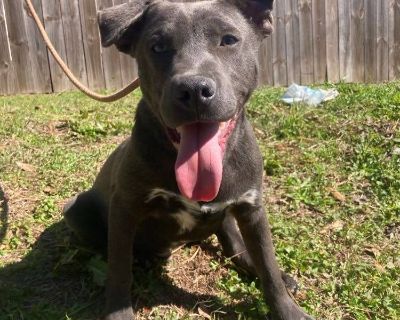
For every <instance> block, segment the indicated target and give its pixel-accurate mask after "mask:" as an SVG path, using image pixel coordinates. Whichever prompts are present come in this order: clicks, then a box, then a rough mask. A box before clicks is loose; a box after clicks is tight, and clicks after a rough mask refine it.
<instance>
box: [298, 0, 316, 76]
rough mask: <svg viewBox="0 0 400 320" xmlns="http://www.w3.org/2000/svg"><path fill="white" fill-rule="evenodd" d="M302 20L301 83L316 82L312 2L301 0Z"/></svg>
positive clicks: (300, 14)
mask: <svg viewBox="0 0 400 320" xmlns="http://www.w3.org/2000/svg"><path fill="white" fill-rule="evenodd" d="M299 16H300V18H299V20H300V81H301V83H304V84H309V83H312V82H314V58H313V57H314V49H313V23H312V2H311V0H299Z"/></svg>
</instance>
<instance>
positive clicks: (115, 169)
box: [64, 0, 312, 320]
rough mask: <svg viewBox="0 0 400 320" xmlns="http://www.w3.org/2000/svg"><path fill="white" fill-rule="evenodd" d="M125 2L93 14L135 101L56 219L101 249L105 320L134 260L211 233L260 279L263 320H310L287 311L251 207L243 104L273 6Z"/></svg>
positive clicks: (256, 157)
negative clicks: (118, 140) (134, 73)
mask: <svg viewBox="0 0 400 320" xmlns="http://www.w3.org/2000/svg"><path fill="white" fill-rule="evenodd" d="M183 2H184V1H181V2H179V1H173V0H170V1H167V0H164V1H162V0H134V1H133V2H129V3H126V4H122V5H119V6H115V7H112V8H109V9H106V10H104V11H102V12H100V14H99V24H100V32H101V38H102V44H103V45H104V46H110V45H113V44H114V45H115V46H116V47H117V48H118V49H119V50H120V51H122V52H124V53H127V54H130V55H131V56H132V57H135V58H136V59H137V63H138V66H139V75H140V79H141V89H142V92H143V99H142V100H141V101H140V103H139V105H138V108H137V114H136V121H135V124H134V127H133V130H132V134H131V136H130V137H129V138H128V139H127V140H126V141H125V142H123V143H122V144H121V145H120V146H119V147H118V148H117V149H116V150H115V151H114V152H113V153H112V154H111V156H110V157H109V158H108V160H107V161H106V163H105V165H104V166H103V168H102V169H101V171H100V173H99V175H98V177H97V179H96V181H95V183H94V185H93V187H92V188H91V189H90V190H89V191H86V192H83V193H81V194H79V195H78V196H76V197H75V198H74V199H72V200H71V201H70V202H69V203H68V204H67V205H66V207H65V209H64V215H65V219H66V221H67V223H68V225H69V226H70V227H71V228H72V229H73V231H74V232H75V233H76V234H77V235H78V236H79V237H80V238H81V239H83V240H85V241H87V242H89V243H91V244H92V245H96V246H100V247H101V246H103V247H104V248H105V247H107V255H108V278H107V286H106V299H107V306H106V315H105V319H107V320H117V319H118V320H128V319H129V320H130V319H132V318H133V317H134V314H133V310H132V306H131V294H130V288H131V283H132V261H133V255H132V252H133V253H134V255H135V256H137V257H139V256H143V255H144V256H150V257H151V256H153V257H157V256H158V257H168V256H169V255H170V253H171V250H173V249H174V248H176V247H178V246H179V245H181V244H183V243H188V242H192V241H199V240H203V239H206V238H207V237H209V236H210V235H212V234H216V235H217V237H218V240H219V241H220V243H221V245H222V248H223V250H224V253H225V254H226V256H228V257H234V261H235V263H237V264H238V265H239V266H241V267H242V268H244V269H246V270H248V271H250V272H253V273H254V274H256V275H258V277H259V278H260V281H261V284H262V289H263V291H264V296H265V301H266V302H267V304H268V305H269V306H270V309H271V315H272V318H273V319H282V320H300V319H304V320H306V319H312V318H311V317H310V316H308V315H307V314H306V313H304V312H303V311H302V310H301V309H300V308H299V307H298V306H297V305H296V303H294V302H293V301H292V299H291V298H290V297H289V295H288V293H287V289H286V287H285V283H284V281H283V280H282V273H281V271H280V270H279V267H278V265H277V262H276V259H275V254H274V249H273V245H272V240H271V234H270V231H269V226H268V222H267V220H266V215H265V212H264V210H263V207H262V196H261V195H262V173H263V166H262V158H261V155H260V152H259V149H258V146H257V144H256V140H255V137H254V134H253V131H252V127H251V125H250V124H249V122H248V120H247V119H246V115H245V109H244V106H245V103H246V101H247V100H248V98H249V96H250V95H251V93H252V91H253V90H254V88H255V87H256V85H257V78H258V70H259V66H258V58H257V57H258V50H259V47H260V45H261V41H262V39H263V38H265V37H266V36H268V35H269V34H270V33H271V32H272V25H271V24H272V16H271V11H272V5H273V0H210V1H197V2H196V1H186V2H185V3H183Z"/></svg>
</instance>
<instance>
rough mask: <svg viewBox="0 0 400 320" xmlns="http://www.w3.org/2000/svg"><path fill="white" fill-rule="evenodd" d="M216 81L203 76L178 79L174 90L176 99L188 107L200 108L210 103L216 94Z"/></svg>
mask: <svg viewBox="0 0 400 320" xmlns="http://www.w3.org/2000/svg"><path fill="white" fill-rule="evenodd" d="M216 87H217V85H216V83H215V81H214V80H212V79H210V78H206V77H201V76H185V77H183V76H182V77H179V78H178V79H176V81H175V83H174V85H173V88H172V90H173V91H174V92H173V94H174V96H175V98H176V99H177V100H178V101H179V102H181V103H182V104H184V105H185V106H187V107H196V108H197V107H199V106H200V105H202V104H207V103H209V102H210V101H211V100H212V99H213V98H214V97H215V93H216V89H217V88H216Z"/></svg>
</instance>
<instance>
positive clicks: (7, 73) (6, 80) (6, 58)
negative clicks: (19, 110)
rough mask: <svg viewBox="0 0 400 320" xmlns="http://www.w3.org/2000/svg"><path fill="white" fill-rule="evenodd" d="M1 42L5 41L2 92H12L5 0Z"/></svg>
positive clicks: (0, 5)
mask: <svg viewBox="0 0 400 320" xmlns="http://www.w3.org/2000/svg"><path fill="white" fill-rule="evenodd" d="M0 43H3V44H4V45H3V50H0V94H2V95H5V94H8V93H10V92H9V89H8V85H7V84H8V83H9V82H10V81H11V77H12V76H13V75H14V71H13V70H12V64H11V53H10V50H9V49H10V46H9V43H8V32H7V25H6V16H5V9H4V2H3V0H0Z"/></svg>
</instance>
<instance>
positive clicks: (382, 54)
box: [377, 0, 389, 82]
mask: <svg viewBox="0 0 400 320" xmlns="http://www.w3.org/2000/svg"><path fill="white" fill-rule="evenodd" d="M388 5H389V0H378V12H377V26H378V30H377V33H378V38H377V60H378V64H377V81H379V82H381V81H387V80H389V11H388V10H387V8H388Z"/></svg>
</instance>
